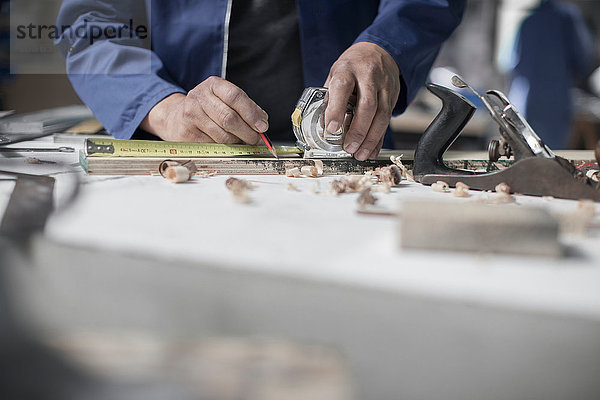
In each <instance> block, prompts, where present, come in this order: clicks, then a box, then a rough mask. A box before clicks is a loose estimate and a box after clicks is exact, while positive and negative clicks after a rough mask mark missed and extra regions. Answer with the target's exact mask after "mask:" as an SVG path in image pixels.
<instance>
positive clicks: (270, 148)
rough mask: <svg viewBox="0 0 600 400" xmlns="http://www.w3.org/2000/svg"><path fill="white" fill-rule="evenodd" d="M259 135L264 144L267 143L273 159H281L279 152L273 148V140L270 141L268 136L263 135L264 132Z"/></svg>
mask: <svg viewBox="0 0 600 400" xmlns="http://www.w3.org/2000/svg"><path fill="white" fill-rule="evenodd" d="M258 134H259V135H260V137H261V138H262V140H263V142H265V146H267V149H269V151H270V152H271V154H273V157H275V158H277V159H278V158H279V157H277V152H276V151H275V147H274V146H273V143H272V142H271V139H269V138H268V137H267V135H266V134H264V133H262V132H258Z"/></svg>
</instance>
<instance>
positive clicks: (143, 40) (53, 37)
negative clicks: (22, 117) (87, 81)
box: [9, 0, 152, 75]
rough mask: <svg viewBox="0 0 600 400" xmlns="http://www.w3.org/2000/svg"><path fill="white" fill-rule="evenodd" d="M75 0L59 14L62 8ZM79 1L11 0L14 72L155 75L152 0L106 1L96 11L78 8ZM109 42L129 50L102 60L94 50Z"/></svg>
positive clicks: (111, 44)
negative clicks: (153, 73)
mask: <svg viewBox="0 0 600 400" xmlns="http://www.w3.org/2000/svg"><path fill="white" fill-rule="evenodd" d="M69 3H72V4H71V7H67V8H66V9H64V10H63V13H62V14H61V16H60V18H59V12H61V11H60V10H61V6H64V5H65V4H67V5H68V4H69ZM74 3H75V2H64V3H63V1H61V0H18V1H11V2H10V9H9V12H10V72H11V74H65V73H67V71H68V72H69V74H76V75H95V74H102V75H105V74H114V75H129V74H143V75H145V74H150V73H152V53H151V36H152V33H151V29H152V28H151V26H150V22H149V21H150V20H151V12H150V11H151V10H150V2H146V1H136V2H131V3H132V5H131V6H127V7H124V6H123V5H122V4H123V1H122V0H103V1H98V2H97V8H94V7H92V8H90V9H78V8H76V7H73V4H74ZM110 9H114V10H123V11H122V12H121V13H120V14H118V15H113V14H114V13H112V14H111V13H107V12H106V10H110ZM78 13H79V14H78ZM103 45H108V46H122V48H123V51H122V53H121V54H120V57H119V58H118V59H113V58H110V57H106V58H98V57H97V56H98V55H99V53H97V52H96V53H95V52H94V51H93V50H92V49H95V48H96V46H103ZM89 50H92V51H89ZM88 54H90V55H91V56H89V57H88ZM74 55H77V56H76V57H74ZM65 58H66V59H67V62H65Z"/></svg>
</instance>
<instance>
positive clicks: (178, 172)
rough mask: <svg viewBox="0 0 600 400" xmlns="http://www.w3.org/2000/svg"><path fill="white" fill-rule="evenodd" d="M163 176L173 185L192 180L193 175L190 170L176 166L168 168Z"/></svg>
mask: <svg viewBox="0 0 600 400" xmlns="http://www.w3.org/2000/svg"><path fill="white" fill-rule="evenodd" d="M163 176H164V177H165V178H166V179H168V180H169V182H172V183H183V182H187V181H189V180H190V178H191V177H192V173H191V172H190V170H189V169H187V168H186V167H184V166H181V165H176V166H173V167H167V168H166V169H165V170H164V174H163Z"/></svg>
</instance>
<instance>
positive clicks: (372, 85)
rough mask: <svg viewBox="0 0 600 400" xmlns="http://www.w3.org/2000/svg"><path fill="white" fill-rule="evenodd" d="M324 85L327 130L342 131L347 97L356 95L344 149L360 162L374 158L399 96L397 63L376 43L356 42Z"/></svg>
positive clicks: (334, 65)
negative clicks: (327, 90) (326, 100)
mask: <svg viewBox="0 0 600 400" xmlns="http://www.w3.org/2000/svg"><path fill="white" fill-rule="evenodd" d="M325 86H326V87H328V88H329V93H328V98H329V103H328V106H327V110H326V111H325V126H326V127H327V131H329V132H335V131H337V130H338V129H339V128H340V126H341V124H342V123H343V121H344V115H345V113H346V105H347V104H348V98H349V97H350V96H351V95H352V93H353V92H355V93H356V96H357V100H356V109H355V111H354V119H353V120H352V124H351V125H350V129H349V130H348V132H346V135H345V138H344V150H346V151H347V152H348V153H351V154H354V157H356V159H358V160H361V161H362V160H366V159H367V158H375V157H376V156H377V154H379V150H380V149H381V146H382V145H383V137H384V135H385V131H386V129H387V127H388V125H389V123H390V118H391V116H392V110H393V109H394V107H395V106H396V101H397V100H398V95H399V93H400V70H399V68H398V65H397V64H396V61H394V59H393V58H392V56H391V55H390V54H389V53H388V52H387V51H385V50H384V49H382V48H381V47H379V46H377V45H376V44H373V43H367V42H359V43H356V44H354V45H353V46H351V47H350V48H349V49H348V50H346V51H345V52H344V54H342V55H341V56H340V58H339V59H338V60H337V61H336V62H335V64H333V67H331V71H330V72H329V76H328V77H327V82H326V83H325Z"/></svg>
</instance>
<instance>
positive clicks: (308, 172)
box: [300, 165, 319, 178]
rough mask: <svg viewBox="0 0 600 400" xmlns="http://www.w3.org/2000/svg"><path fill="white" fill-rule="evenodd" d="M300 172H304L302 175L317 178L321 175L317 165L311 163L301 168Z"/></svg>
mask: <svg viewBox="0 0 600 400" xmlns="http://www.w3.org/2000/svg"><path fill="white" fill-rule="evenodd" d="M300 172H302V175H304V176H306V177H309V178H317V177H318V176H319V170H318V169H317V167H315V166H311V165H305V166H304V167H302V168H300Z"/></svg>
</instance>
